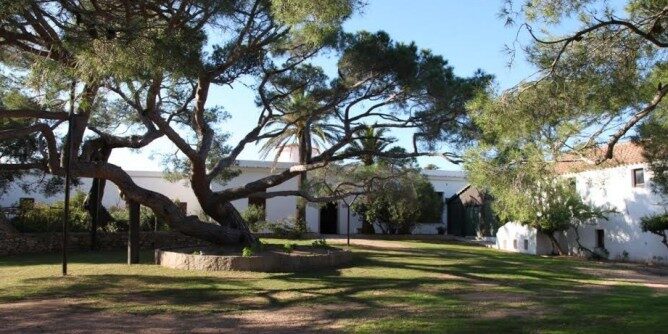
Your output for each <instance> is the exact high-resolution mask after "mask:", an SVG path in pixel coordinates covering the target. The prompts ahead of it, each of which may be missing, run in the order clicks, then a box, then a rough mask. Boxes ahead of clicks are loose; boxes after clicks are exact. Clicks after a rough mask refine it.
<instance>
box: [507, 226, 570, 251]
mask: <svg viewBox="0 0 668 334" xmlns="http://www.w3.org/2000/svg"><path fill="white" fill-rule="evenodd" d="M557 240H558V241H559V243H560V244H561V245H562V246H564V247H565V246H566V240H565V237H564V236H562V235H559V236H557ZM494 247H495V248H496V249H500V250H504V251H509V252H516V253H525V254H535V255H547V254H553V253H555V250H554V247H553V246H552V242H551V241H550V239H549V238H548V237H547V236H546V235H545V234H543V233H538V231H537V230H536V229H535V228H533V227H528V226H526V225H522V224H519V223H516V222H509V223H506V224H504V225H503V226H501V227H499V230H498V231H497V232H496V243H495V245H494Z"/></svg>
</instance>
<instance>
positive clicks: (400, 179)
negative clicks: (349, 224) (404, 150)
mask: <svg viewBox="0 0 668 334" xmlns="http://www.w3.org/2000/svg"><path fill="white" fill-rule="evenodd" d="M373 168H374V169H375V172H376V174H377V175H384V174H388V173H390V174H394V175H395V176H394V177H388V178H384V179H382V180H377V181H376V182H374V183H373V185H372V186H371V187H370V189H369V190H370V191H368V192H366V193H365V194H364V197H365V198H366V200H365V201H361V202H358V203H355V204H354V205H353V210H354V211H355V212H357V213H358V214H360V215H363V216H364V217H363V218H365V220H366V221H368V222H372V223H374V224H375V225H376V226H378V227H379V228H380V230H381V231H382V232H383V233H384V234H410V233H411V232H412V231H413V229H414V228H415V226H416V224H417V223H421V222H434V221H437V220H438V219H439V218H440V217H441V212H442V210H443V200H442V199H441V198H440V196H439V195H438V193H436V191H435V190H434V188H433V186H432V184H431V182H429V180H428V179H427V178H426V177H425V176H424V175H422V174H421V173H420V172H419V170H417V169H412V168H409V169H405V168H404V169H400V170H397V171H392V169H394V168H397V167H396V166H391V165H388V164H377V165H374V166H373Z"/></svg>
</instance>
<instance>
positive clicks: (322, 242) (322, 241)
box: [311, 238, 329, 248]
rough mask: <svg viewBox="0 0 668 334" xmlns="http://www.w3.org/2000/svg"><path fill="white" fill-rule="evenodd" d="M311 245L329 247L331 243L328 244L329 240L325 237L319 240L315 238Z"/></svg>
mask: <svg viewBox="0 0 668 334" xmlns="http://www.w3.org/2000/svg"><path fill="white" fill-rule="evenodd" d="M311 246H313V247H315V248H327V247H329V245H328V244H327V240H325V239H324V238H322V239H318V240H313V242H312V243H311Z"/></svg>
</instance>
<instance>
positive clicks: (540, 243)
mask: <svg viewBox="0 0 668 334" xmlns="http://www.w3.org/2000/svg"><path fill="white" fill-rule="evenodd" d="M614 157H615V158H614V159H612V160H611V161H608V162H606V163H604V164H602V165H600V166H592V165H588V164H585V163H561V164H559V165H558V166H557V170H558V172H559V173H561V174H562V175H563V176H564V177H566V178H572V179H573V180H574V181H575V186H576V189H577V191H578V193H579V194H580V195H581V196H582V198H583V200H584V201H585V202H588V203H591V204H593V205H596V206H599V207H607V208H611V209H614V210H615V211H616V213H612V214H609V215H608V220H600V221H598V222H596V224H594V225H586V226H584V227H582V228H580V229H579V234H580V242H581V243H582V245H583V246H584V247H586V248H588V249H591V250H599V251H602V250H603V249H605V250H606V251H607V253H608V258H610V259H616V260H631V261H648V262H664V263H666V262H668V247H666V246H665V245H663V244H662V243H661V239H660V237H658V236H656V235H654V234H652V233H649V232H643V231H642V230H641V228H640V220H641V218H642V217H644V216H648V215H652V214H657V213H663V212H665V210H666V200H667V199H666V198H662V197H661V196H660V195H658V194H656V193H654V192H652V189H651V186H650V182H651V178H652V174H651V171H649V170H648V168H647V163H646V161H645V159H644V158H643V156H642V149H641V148H640V147H639V146H637V145H635V144H633V143H619V144H617V145H616V146H615V151H614ZM560 240H561V242H562V244H564V246H566V248H567V249H569V251H570V252H571V253H572V254H576V253H577V243H576V242H575V233H574V232H573V231H568V232H567V233H565V235H564V236H563V237H561V238H560ZM496 247H497V248H499V249H504V250H508V251H515V252H522V253H530V254H549V253H552V252H553V249H552V244H551V243H550V241H549V240H548V239H547V237H545V236H544V235H537V234H536V231H535V230H534V229H531V228H527V227H526V226H521V225H519V224H516V223H507V224H506V225H504V226H502V227H501V228H500V229H499V231H498V233H497V241H496ZM602 253H604V252H602Z"/></svg>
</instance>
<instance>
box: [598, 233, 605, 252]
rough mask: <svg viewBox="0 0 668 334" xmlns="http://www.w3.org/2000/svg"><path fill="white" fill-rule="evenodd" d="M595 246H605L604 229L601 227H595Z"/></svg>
mask: <svg viewBox="0 0 668 334" xmlns="http://www.w3.org/2000/svg"><path fill="white" fill-rule="evenodd" d="M596 248H605V230H604V229H602V228H597V229H596Z"/></svg>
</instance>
